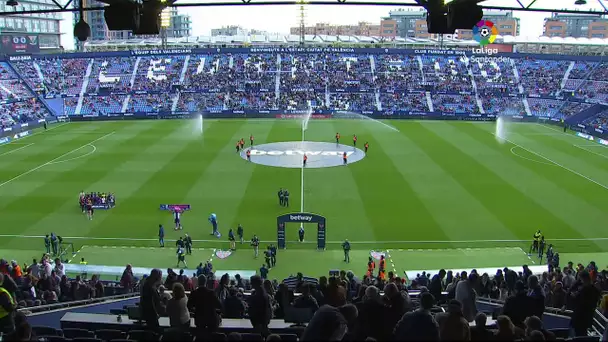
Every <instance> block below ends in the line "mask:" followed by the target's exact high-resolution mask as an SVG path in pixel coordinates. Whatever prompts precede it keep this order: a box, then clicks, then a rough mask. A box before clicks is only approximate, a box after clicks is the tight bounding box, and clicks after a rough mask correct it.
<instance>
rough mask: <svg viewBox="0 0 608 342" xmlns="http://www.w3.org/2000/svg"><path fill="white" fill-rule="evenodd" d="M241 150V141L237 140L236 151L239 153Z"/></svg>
mask: <svg viewBox="0 0 608 342" xmlns="http://www.w3.org/2000/svg"><path fill="white" fill-rule="evenodd" d="M240 151H241V141H240V140H237V141H236V153H239V152H240Z"/></svg>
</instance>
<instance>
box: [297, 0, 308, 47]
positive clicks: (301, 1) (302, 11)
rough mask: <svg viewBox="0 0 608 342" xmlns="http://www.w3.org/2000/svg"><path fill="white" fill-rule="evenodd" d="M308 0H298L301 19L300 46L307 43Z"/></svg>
mask: <svg viewBox="0 0 608 342" xmlns="http://www.w3.org/2000/svg"><path fill="white" fill-rule="evenodd" d="M306 3H308V1H306V0H298V4H299V6H300V8H299V12H300V13H299V19H300V25H299V26H300V46H301V47H303V46H304V44H305V43H306V32H305V30H306V7H305V5H306Z"/></svg>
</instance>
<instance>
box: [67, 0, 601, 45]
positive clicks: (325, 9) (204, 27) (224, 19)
mask: <svg viewBox="0 0 608 342" xmlns="http://www.w3.org/2000/svg"><path fill="white" fill-rule="evenodd" d="M202 1H204V2H211V1H214V0H202ZM223 1H226V0H223ZM227 1H236V2H240V0H227ZM255 1H256V0H252V1H251V2H252V3H255ZM270 1H272V0H270ZM376 1H377V2H385V1H386V0H376ZM599 1H602V3H603V4H604V5H605V6H606V7H608V0H587V2H588V4H587V5H585V6H575V5H574V0H537V1H536V3H534V5H533V6H532V8H560V9H565V8H567V9H581V10H588V9H595V10H601V9H602V7H601V6H600V4H599ZM64 2H65V0H63V1H60V3H64ZM178 2H179V3H195V2H201V1H199V0H178ZM348 2H357V0H347V3H348ZM393 2H394V1H393ZM403 2H404V3H414V0H403ZM521 2H522V3H523V4H524V5H528V4H529V3H530V2H531V0H521ZM483 4H484V5H487V6H503V7H518V6H519V5H518V3H517V1H516V0H487V1H485V2H483ZM403 8H404V9H415V8H412V7H403ZM395 9H398V7H393V6H348V5H346V4H345V5H336V6H319V5H317V6H314V5H310V6H307V10H306V25H307V26H312V25H314V24H315V23H320V22H325V23H330V24H342V25H351V24H356V23H357V22H359V21H368V22H371V23H380V20H381V18H382V17H386V16H388V12H389V11H391V10H395ZM179 12H180V13H186V14H189V15H190V16H191V18H192V31H193V32H192V33H193V35H194V36H199V35H210V33H211V29H212V28H219V27H222V26H228V25H240V26H242V27H243V28H246V29H258V30H264V31H269V32H277V33H289V28H290V27H292V26H298V23H299V10H298V6H295V5H294V6H254V5H248V6H228V7H185V8H179ZM514 15H515V16H516V17H519V18H520V24H521V27H520V35H522V36H540V35H541V34H542V25H543V19H544V18H546V17H548V16H550V13H543V12H522V11H517V12H515V14H514ZM64 18H65V20H63V21H62V23H61V31H62V33H64V34H63V35H62V39H61V40H62V45H63V46H64V47H65V48H66V49H71V48H73V35H72V30H73V26H72V14H71V13H66V14H64Z"/></svg>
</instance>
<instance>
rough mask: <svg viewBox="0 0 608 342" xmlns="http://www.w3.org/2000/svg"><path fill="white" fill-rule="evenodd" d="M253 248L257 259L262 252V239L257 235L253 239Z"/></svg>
mask: <svg viewBox="0 0 608 342" xmlns="http://www.w3.org/2000/svg"><path fill="white" fill-rule="evenodd" d="M251 246H252V247H253V257H254V258H256V259H257V258H258V254H259V252H260V239H258V236H257V235H254V236H253V238H252V239H251Z"/></svg>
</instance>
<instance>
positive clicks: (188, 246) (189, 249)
mask: <svg viewBox="0 0 608 342" xmlns="http://www.w3.org/2000/svg"><path fill="white" fill-rule="evenodd" d="M184 245H185V246H186V254H188V255H192V238H191V237H190V236H189V235H188V234H186V237H185V238H184Z"/></svg>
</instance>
